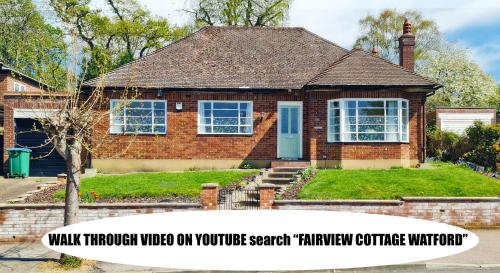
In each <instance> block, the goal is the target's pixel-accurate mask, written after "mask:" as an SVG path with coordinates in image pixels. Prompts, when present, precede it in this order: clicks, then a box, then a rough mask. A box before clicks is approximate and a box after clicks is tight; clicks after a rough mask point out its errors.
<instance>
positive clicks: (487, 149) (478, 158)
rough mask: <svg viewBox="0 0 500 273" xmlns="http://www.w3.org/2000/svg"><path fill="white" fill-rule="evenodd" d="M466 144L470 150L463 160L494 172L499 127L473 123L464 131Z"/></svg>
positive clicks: (497, 151) (499, 137)
mask: <svg viewBox="0 0 500 273" xmlns="http://www.w3.org/2000/svg"><path fill="white" fill-rule="evenodd" d="M466 135H467V142H468V144H469V146H470V150H469V151H468V152H466V153H465V154H464V156H463V157H464V159H465V160H467V161H470V162H473V163H476V164H479V165H481V166H484V167H486V168H488V169H491V170H496V162H497V161H498V159H499V154H500V149H499V148H498V145H499V141H500V125H484V124H483V123H482V122H479V121H477V122H474V125H473V126H471V127H469V128H467V129H466Z"/></svg>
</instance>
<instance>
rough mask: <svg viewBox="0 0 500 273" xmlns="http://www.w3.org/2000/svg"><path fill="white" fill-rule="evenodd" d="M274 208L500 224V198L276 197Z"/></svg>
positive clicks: (475, 225) (461, 223)
mask: <svg viewBox="0 0 500 273" xmlns="http://www.w3.org/2000/svg"><path fill="white" fill-rule="evenodd" d="M273 209H288V210H291V209H297V210H331V211H348V212H359V213H372V214H386V215H394V216H404V217H411V218H419V219H425V220H432V221H436V222H441V223H446V224H451V225H456V226H462V227H468V228H492V227H497V228H498V227H500V198H498V197H491V198H490V197H477V198H442V197H436V198H434V197H405V198H402V199H401V200H387V201H385V200H326V201H323V200H275V201H274V204H273Z"/></svg>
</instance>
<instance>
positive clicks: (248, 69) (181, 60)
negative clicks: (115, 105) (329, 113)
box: [84, 27, 348, 89]
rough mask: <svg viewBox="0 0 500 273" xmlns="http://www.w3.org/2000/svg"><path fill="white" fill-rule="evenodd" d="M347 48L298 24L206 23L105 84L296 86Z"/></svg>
mask: <svg viewBox="0 0 500 273" xmlns="http://www.w3.org/2000/svg"><path fill="white" fill-rule="evenodd" d="M347 53H348V51H347V50H345V49H343V48H341V47H339V46H337V45H335V44H333V43H331V42H329V41H327V40H325V39H323V38H321V37H319V36H317V35H315V34H313V33H311V32H309V31H307V30H305V29H303V28H265V27H259V28H248V27H205V28H203V29H201V30H200V31H198V32H196V33H194V34H192V35H190V36H188V37H186V38H184V39H181V40H179V41H177V42H175V43H172V44H170V45H168V46H166V47H164V48H162V49H159V50H157V51H156V52H154V53H152V54H150V55H148V56H145V57H143V58H140V59H138V60H137V61H134V62H132V63H130V64H128V65H125V66H122V67H120V68H118V69H116V70H114V71H111V72H110V73H108V74H106V75H105V80H104V85H105V86H108V87H144V88H160V87H169V88H247V87H248V88H262V89H299V88H302V87H303V86H304V84H306V83H307V82H308V81H309V80H310V79H311V78H313V77H314V76H315V75H317V74H318V73H319V72H321V71H322V70H324V69H325V68H327V67H328V66H329V65H330V64H332V63H333V62H335V61H336V60H338V59H340V58H341V57H342V56H343V55H345V54H347ZM98 83H99V79H93V80H89V81H87V82H85V83H84V85H86V86H95V85H97V84H98Z"/></svg>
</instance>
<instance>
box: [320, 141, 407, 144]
mask: <svg viewBox="0 0 500 273" xmlns="http://www.w3.org/2000/svg"><path fill="white" fill-rule="evenodd" d="M326 143H327V144H363V143H379V144H410V142H409V141H327V142H326Z"/></svg>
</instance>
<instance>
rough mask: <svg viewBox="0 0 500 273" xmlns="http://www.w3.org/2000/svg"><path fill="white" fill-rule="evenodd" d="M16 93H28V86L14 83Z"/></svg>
mask: <svg viewBox="0 0 500 273" xmlns="http://www.w3.org/2000/svg"><path fill="white" fill-rule="evenodd" d="M17 88H19V91H18V90H17ZM14 92H19V93H23V92H26V84H22V83H19V82H14Z"/></svg>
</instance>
